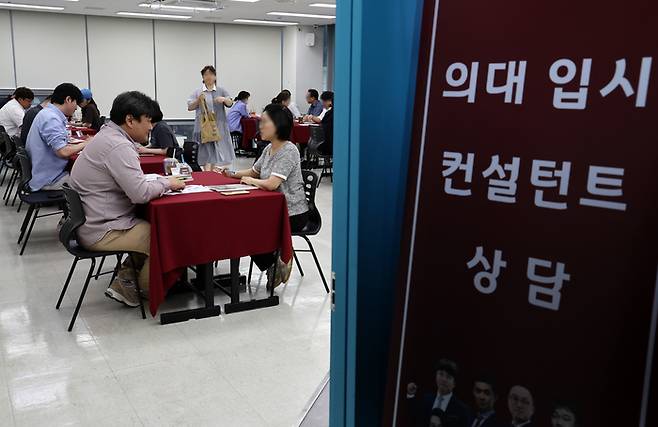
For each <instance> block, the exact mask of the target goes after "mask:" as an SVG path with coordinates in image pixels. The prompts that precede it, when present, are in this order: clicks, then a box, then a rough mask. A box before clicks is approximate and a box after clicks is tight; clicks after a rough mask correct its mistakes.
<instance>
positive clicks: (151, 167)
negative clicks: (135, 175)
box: [68, 153, 167, 174]
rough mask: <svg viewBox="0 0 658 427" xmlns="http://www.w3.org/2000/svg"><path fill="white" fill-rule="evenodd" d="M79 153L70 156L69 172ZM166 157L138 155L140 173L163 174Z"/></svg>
mask: <svg viewBox="0 0 658 427" xmlns="http://www.w3.org/2000/svg"><path fill="white" fill-rule="evenodd" d="M78 156H79V153H76V154H74V155H72V156H71V157H70V158H69V168H68V169H69V170H70V169H71V168H72V167H73V163H75V161H76V160H77V158H78ZM166 158H167V156H163V155H160V154H152V155H140V156H139V165H140V166H141V167H142V172H144V173H159V174H163V173H164V159H166Z"/></svg>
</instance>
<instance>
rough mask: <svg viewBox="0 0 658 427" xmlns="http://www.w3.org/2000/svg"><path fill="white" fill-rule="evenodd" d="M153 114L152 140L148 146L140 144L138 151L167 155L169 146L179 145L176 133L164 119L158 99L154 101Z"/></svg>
mask: <svg viewBox="0 0 658 427" xmlns="http://www.w3.org/2000/svg"><path fill="white" fill-rule="evenodd" d="M153 108H154V110H153V116H152V117H151V124H152V125H153V129H151V140H150V142H149V145H148V147H144V146H142V145H141V144H138V145H137V146H136V147H137V152H138V153H140V154H160V155H163V156H164V155H166V154H167V150H168V149H169V148H174V147H178V141H177V140H176V134H175V133H174V131H173V130H172V129H171V127H170V126H169V125H168V124H167V122H165V121H164V120H162V110H161V109H160V104H158V102H157V101H153Z"/></svg>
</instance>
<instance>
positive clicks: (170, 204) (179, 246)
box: [146, 172, 293, 324]
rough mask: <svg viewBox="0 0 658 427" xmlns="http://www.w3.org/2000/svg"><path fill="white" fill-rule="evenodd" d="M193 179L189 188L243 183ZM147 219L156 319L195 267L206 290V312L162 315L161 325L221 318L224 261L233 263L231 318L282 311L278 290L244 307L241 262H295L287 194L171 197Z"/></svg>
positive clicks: (149, 210)
mask: <svg viewBox="0 0 658 427" xmlns="http://www.w3.org/2000/svg"><path fill="white" fill-rule="evenodd" d="M192 177H193V181H192V182H189V183H188V185H203V186H208V185H222V184H235V183H238V182H239V181H238V180H235V179H232V178H227V177H225V176H223V175H220V174H218V173H215V172H194V173H193V174H192ZM146 218H147V219H148V221H149V222H150V224H151V254H150V258H149V262H150V264H149V267H150V286H149V306H150V307H149V308H150V311H151V315H153V316H154V317H155V315H156V313H157V311H158V307H159V306H160V304H161V303H162V302H163V301H164V299H165V296H166V294H167V291H168V290H169V289H170V288H171V287H172V286H173V285H174V284H175V283H176V282H177V280H178V279H179V278H180V277H181V274H182V273H183V272H184V271H185V270H186V269H187V268H188V267H189V266H196V273H197V282H196V283H197V285H201V286H199V287H200V288H201V289H204V299H205V303H204V305H203V306H202V307H199V308H195V309H189V310H182V311H176V312H168V313H162V314H161V315H160V323H162V324H167V323H174V322H181V321H186V320H189V319H200V318H204V317H210V316H218V315H219V314H220V312H221V308H220V306H217V305H215V303H214V291H215V281H214V278H213V264H214V262H215V261H218V260H225V259H229V260H230V271H231V274H230V282H231V285H230V292H229V294H230V302H229V303H227V304H225V306H224V311H225V312H226V313H227V314H228V313H233V312H238V311H245V310H252V309H256V308H262V307H271V306H275V305H278V303H279V298H278V296H276V295H274V291H273V289H270V292H269V296H268V297H267V298H263V299H251V300H249V301H240V283H239V278H240V273H239V266H240V258H241V257H245V256H249V255H254V254H262V253H271V252H275V251H276V252H277V253H278V254H279V255H280V257H281V259H282V260H283V261H284V262H289V261H290V260H291V259H292V256H293V252H292V251H293V250H292V236H291V232H290V223H289V220H288V208H287V204H286V199H285V196H284V195H283V194H282V193H279V192H270V191H263V190H258V189H255V190H251V191H250V192H249V194H245V195H230V196H228V195H223V194H221V193H217V192H203V193H192V194H177V195H168V196H163V197H161V198H159V199H156V200H153V201H151V202H150V203H149V204H148V206H147V207H146Z"/></svg>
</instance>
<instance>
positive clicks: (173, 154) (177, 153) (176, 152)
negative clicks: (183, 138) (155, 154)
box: [165, 147, 184, 162]
mask: <svg viewBox="0 0 658 427" xmlns="http://www.w3.org/2000/svg"><path fill="white" fill-rule="evenodd" d="M183 153H184V152H183V149H182V148H181V147H169V148H167V153H166V154H165V155H166V156H167V157H170V158H172V159H176V160H178V161H179V162H182V161H183Z"/></svg>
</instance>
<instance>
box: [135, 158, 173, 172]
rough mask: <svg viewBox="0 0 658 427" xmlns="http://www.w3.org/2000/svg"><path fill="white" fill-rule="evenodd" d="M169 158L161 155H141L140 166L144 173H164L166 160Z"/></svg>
mask: <svg viewBox="0 0 658 427" xmlns="http://www.w3.org/2000/svg"><path fill="white" fill-rule="evenodd" d="M166 158H167V156H164V155H161V154H153V155H148V154H140V155H139V165H140V166H141V167H142V171H143V172H144V173H159V174H161V175H162V174H163V173H164V160H165V159H166Z"/></svg>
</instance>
